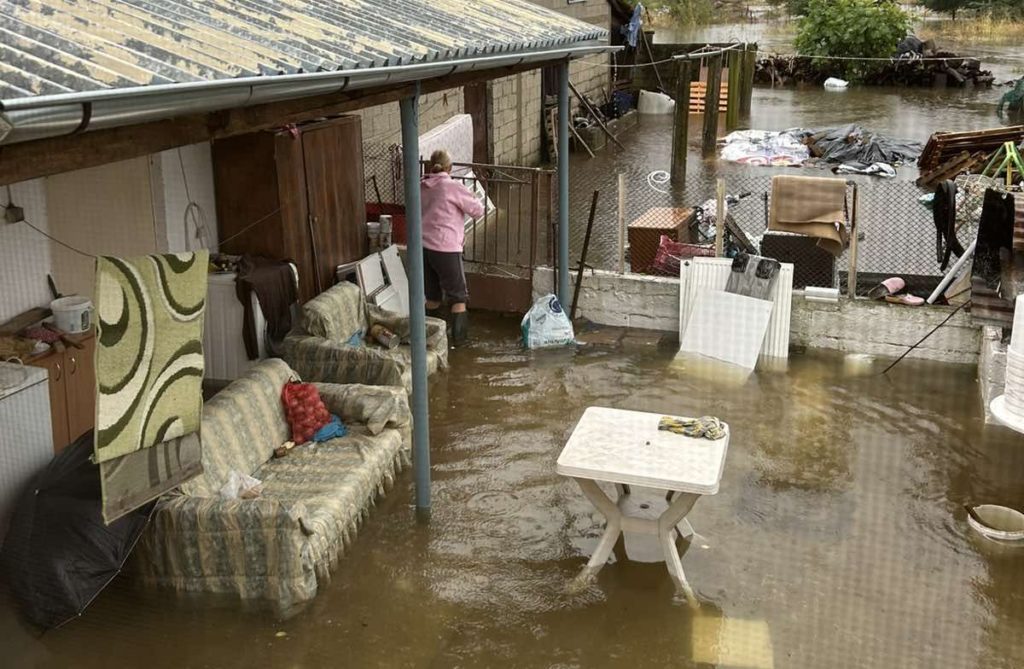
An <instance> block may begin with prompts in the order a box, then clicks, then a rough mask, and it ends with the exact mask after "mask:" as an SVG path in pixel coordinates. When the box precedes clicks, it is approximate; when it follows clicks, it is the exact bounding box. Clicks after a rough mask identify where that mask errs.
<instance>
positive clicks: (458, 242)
mask: <svg viewBox="0 0 1024 669" xmlns="http://www.w3.org/2000/svg"><path fill="white" fill-rule="evenodd" d="M420 206H421V207H422V210H423V247H424V248H427V249H430V250H431V251H446V252H458V253H461V252H462V244H463V242H464V241H465V236H466V228H465V220H466V216H472V217H473V218H479V217H480V216H483V213H484V208H483V206H482V205H481V204H480V203H479V202H478V201H477V199H476V197H475V196H474V195H473V194H472V193H471V192H469V189H468V188H466V187H465V186H463V185H462V183H460V182H458V181H455V180H453V179H452V178H451V177H450V176H448V173H447V172H438V173H435V174H428V175H427V176H425V177H423V179H422V180H421V181H420Z"/></svg>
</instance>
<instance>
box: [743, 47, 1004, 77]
mask: <svg viewBox="0 0 1024 669" xmlns="http://www.w3.org/2000/svg"><path fill="white" fill-rule="evenodd" d="M915 40H916V41H915ZM918 43H920V44H918ZM833 66H834V63H833V62H832V61H830V60H828V59H819V58H814V57H811V56H798V55H782V54H775V55H772V56H767V57H765V58H761V59H760V60H758V61H757V63H756V65H755V68H754V81H755V82H756V83H761V84H769V85H772V86H791V85H796V84H800V83H815V84H820V83H822V82H824V81H825V80H826V79H832V78H834V77H832V76H831V72H829V70H831V69H833ZM994 81H995V77H994V76H993V75H992V72H991V71H989V70H983V69H982V68H981V61H980V60H978V59H977V58H965V57H963V56H958V55H957V54H955V53H953V52H951V51H941V50H939V49H937V48H936V47H935V43H934V42H932V41H930V40H929V41H927V42H921V41H920V40H918V39H917V38H916V37H913V36H910V37H908V38H906V40H904V42H903V43H901V50H900V51H898V52H897V54H896V55H895V56H894V57H893V58H891V59H890V60H889V61H888V62H880V63H879V67H877V68H874V69H873V70H872V71H871V72H869V73H867V74H865V75H864V78H863V80H862V81H861V82H860V83H863V84H867V85H871V86H893V85H898V86H928V87H933V88H946V87H968V86H975V87H990V86H991V85H992V83H993V82H994Z"/></svg>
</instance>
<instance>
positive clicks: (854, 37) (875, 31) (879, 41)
mask: <svg viewBox="0 0 1024 669" xmlns="http://www.w3.org/2000/svg"><path fill="white" fill-rule="evenodd" d="M909 28H910V17H909V16H908V15H907V13H906V12H904V11H903V10H902V9H901V8H900V7H899V5H897V4H896V3H895V2H891V1H890V0H810V1H809V2H808V3H807V10H806V12H805V14H804V15H803V18H801V19H800V20H799V22H798V23H797V36H796V40H795V42H794V43H795V46H796V48H797V51H799V52H800V53H801V54H804V55H808V56H845V57H851V56H852V57H859V58H886V57H888V56H891V55H892V54H893V51H895V49H896V45H897V44H898V43H899V41H900V40H901V39H903V38H904V37H905V36H906V34H907V30H908V29H909ZM828 66H829V69H830V70H831V71H832V72H834V73H835V76H842V77H844V78H847V79H853V80H858V79H863V78H864V77H865V76H866V75H868V74H870V73H871V72H872V71H873V70H875V69H877V67H878V63H874V62H871V61H856V60H835V61H829V62H828Z"/></svg>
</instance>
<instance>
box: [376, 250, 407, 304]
mask: <svg viewBox="0 0 1024 669" xmlns="http://www.w3.org/2000/svg"><path fill="white" fill-rule="evenodd" d="M380 259H381V261H382V262H383V263H384V273H385V274H387V277H388V283H390V284H391V285H392V286H393V287H394V289H395V292H396V293H397V295H398V302H397V303H396V304H395V308H393V309H388V310H389V311H394V312H397V313H400V314H402V315H403V316H408V315H409V277H408V276H406V274H405V265H403V264H402V258H401V257H399V255H398V247H397V246H394V245H392V246H389V247H387V248H386V249H384V250H383V251H381V252H380ZM382 306H383V305H382Z"/></svg>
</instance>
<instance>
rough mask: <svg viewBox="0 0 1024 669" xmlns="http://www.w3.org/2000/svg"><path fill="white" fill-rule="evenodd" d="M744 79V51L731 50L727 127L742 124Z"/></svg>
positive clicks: (726, 115) (729, 128)
mask: <svg viewBox="0 0 1024 669" xmlns="http://www.w3.org/2000/svg"><path fill="white" fill-rule="evenodd" d="M742 81H743V53H742V52H741V51H739V50H738V49H733V50H732V51H730V52H729V91H728V92H729V97H728V98H727V99H726V103H725V128H726V129H727V130H735V129H736V128H737V127H739V124H740V94H741V86H742Z"/></svg>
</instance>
